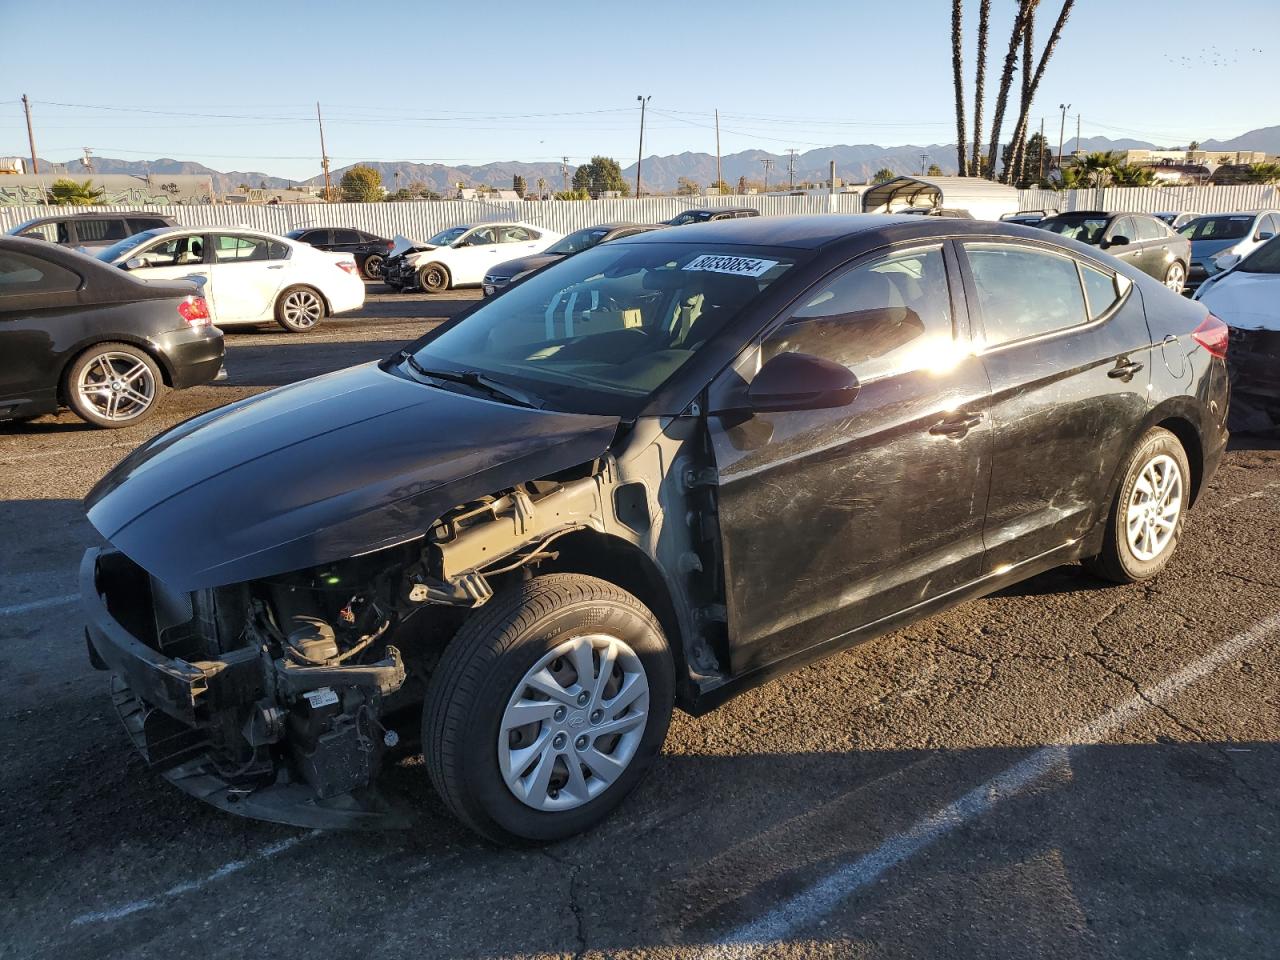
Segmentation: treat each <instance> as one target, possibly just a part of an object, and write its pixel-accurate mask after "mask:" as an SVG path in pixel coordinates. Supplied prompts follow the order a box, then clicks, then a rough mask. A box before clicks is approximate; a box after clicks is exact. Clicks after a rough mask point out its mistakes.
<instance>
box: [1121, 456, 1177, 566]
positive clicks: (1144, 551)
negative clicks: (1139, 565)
mask: <svg viewBox="0 0 1280 960" xmlns="http://www.w3.org/2000/svg"><path fill="white" fill-rule="evenodd" d="M1181 513H1182V470H1181V468H1180V467H1179V466H1178V463H1177V461H1176V460H1174V459H1173V457H1170V456H1168V455H1167V454H1163V453H1162V454H1160V455H1159V456H1158V457H1154V458H1152V459H1151V460H1149V461H1147V463H1146V465H1145V466H1143V468H1142V470H1141V472H1140V473H1139V474H1138V481H1137V483H1135V484H1134V486H1133V492H1132V493H1130V494H1129V506H1128V510H1127V511H1126V514H1125V532H1126V536H1127V538H1128V542H1129V550H1130V551H1131V552H1132V553H1133V555H1134V556H1135V557H1137V558H1138V559H1139V560H1154V559H1155V558H1156V557H1158V556H1160V554H1161V553H1163V552H1164V551H1165V549H1166V548H1167V547H1168V546H1169V543H1170V542H1171V541H1172V540H1173V535H1174V532H1175V531H1176V530H1177V529H1178V518H1179V516H1180V515H1181Z"/></svg>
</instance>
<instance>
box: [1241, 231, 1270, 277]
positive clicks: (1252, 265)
mask: <svg viewBox="0 0 1280 960" xmlns="http://www.w3.org/2000/svg"><path fill="white" fill-rule="evenodd" d="M1236 270H1238V271H1239V272H1240V273H1280V238H1276V239H1272V240H1268V241H1267V242H1266V243H1264V244H1263V245H1262V246H1260V247H1259V248H1258V249H1257V250H1255V251H1253V253H1251V254H1249V256H1247V257H1245V258H1244V260H1243V261H1241V263H1240V265H1239V266H1238V267H1236Z"/></svg>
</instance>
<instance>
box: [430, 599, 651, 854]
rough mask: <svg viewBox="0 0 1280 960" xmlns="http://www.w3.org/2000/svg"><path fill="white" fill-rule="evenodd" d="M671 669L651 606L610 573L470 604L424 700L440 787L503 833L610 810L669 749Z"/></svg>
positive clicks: (477, 826) (542, 830)
mask: <svg viewBox="0 0 1280 960" xmlns="http://www.w3.org/2000/svg"><path fill="white" fill-rule="evenodd" d="M674 690H675V671H674V668H673V666H672V661H671V654H670V652H669V651H668V649H667V645H666V641H665V640H664V639H663V635H662V629H661V628H660V627H659V626H658V622H657V620H656V619H655V618H654V616H653V614H652V613H651V612H650V611H649V610H648V608H646V607H645V606H644V604H642V603H641V602H640V601H639V600H637V599H636V598H635V597H634V596H632V595H631V594H629V593H627V592H626V591H625V590H622V589H620V588H618V587H616V586H614V585H613V584H611V583H608V582H606V581H604V580H598V579H596V578H594V577H587V576H581V575H577V574H550V575H544V576H538V577H534V578H533V579H531V580H528V581H525V582H523V583H520V584H518V585H516V586H513V587H512V588H511V589H509V590H506V591H504V592H501V593H499V594H498V595H497V596H495V597H494V598H493V599H492V600H491V601H490V602H489V603H488V604H487V605H485V606H484V607H483V608H482V609H481V610H479V611H477V612H476V613H474V614H473V615H472V616H471V617H470V619H468V620H467V622H466V623H465V624H464V625H463V627H462V629H461V630H459V631H458V634H457V636H455V637H454V639H453V641H452V642H451V643H450V644H449V646H448V647H447V648H446V649H445V652H444V656H443V658H442V659H441V661H440V664H439V666H438V667H437V669H436V672H435V674H434V676H433V677H432V681H431V686H430V689H429V690H428V693H427V700H426V704H425V706H424V709H423V727H422V742H423V752H424V754H425V757H426V763H427V769H428V771H429V772H430V775H431V780H432V782H433V783H434V784H435V787H436V790H437V792H438V793H439V794H440V796H441V797H442V798H443V799H444V802H445V803H446V804H447V805H448V806H449V807H450V809H452V811H453V812H454V814H456V815H457V817H458V818H459V819H460V820H462V821H463V823H465V824H466V825H467V826H469V827H471V828H472V829H473V830H475V831H476V832H477V833H480V834H481V835H483V836H485V837H488V838H489V839H491V840H494V841H496V842H498V843H521V842H531V841H532V842H546V841H552V840H560V839H563V838H564V837H568V836H571V835H573V834H575V833H579V832H581V831H583V830H586V829H587V828H588V827H591V826H592V825H594V824H595V823H597V822H598V821H600V820H601V819H603V818H604V817H605V816H606V815H607V814H608V813H609V811H610V810H612V809H613V808H614V807H615V806H617V804H618V803H619V802H621V800H622V799H623V797H625V796H626V795H627V794H628V793H629V792H630V791H631V789H632V788H633V787H635V785H636V784H637V783H638V782H639V780H640V778H641V777H642V776H643V774H644V772H645V770H646V769H647V768H648V766H649V764H650V763H651V762H652V761H653V759H654V757H656V756H657V754H658V752H659V750H660V749H661V748H662V741H663V739H664V738H665V737H666V734H667V725H668V724H669V723H670V720H671V709H672V703H673V700H674Z"/></svg>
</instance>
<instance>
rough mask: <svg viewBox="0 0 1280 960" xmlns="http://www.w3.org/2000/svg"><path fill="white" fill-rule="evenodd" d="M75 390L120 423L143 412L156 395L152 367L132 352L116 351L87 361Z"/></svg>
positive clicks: (77, 380)
mask: <svg viewBox="0 0 1280 960" xmlns="http://www.w3.org/2000/svg"><path fill="white" fill-rule="evenodd" d="M75 390H76V392H77V393H78V394H79V396H80V399H81V401H82V402H83V404H84V405H85V406H86V407H88V408H90V409H92V410H94V411H96V412H97V414H98V415H99V416H101V417H102V418H103V419H105V420H113V421H115V422H117V423H120V422H123V421H126V420H133V419H136V418H137V417H140V416H142V415H143V414H144V413H146V412H147V410H148V409H150V407H151V404H152V403H154V402H155V399H156V381H155V375H154V374H153V373H152V372H151V368H150V367H148V366H147V364H146V363H144V362H143V361H141V360H139V359H138V358H137V357H135V356H132V355H131V354H128V353H117V352H115V351H110V352H107V353H102V354H99V355H98V356H96V357H94V358H93V360H91V361H90V362H89V363H87V364H85V366H84V368H83V369H82V370H81V371H80V375H79V376H78V377H77V378H76V384H75Z"/></svg>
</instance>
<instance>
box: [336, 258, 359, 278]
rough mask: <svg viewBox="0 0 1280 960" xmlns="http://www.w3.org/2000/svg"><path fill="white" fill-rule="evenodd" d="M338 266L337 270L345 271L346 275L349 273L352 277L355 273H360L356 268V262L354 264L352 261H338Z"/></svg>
mask: <svg viewBox="0 0 1280 960" xmlns="http://www.w3.org/2000/svg"><path fill="white" fill-rule="evenodd" d="M338 266H339V268H341V269H343V270H345V271H347V273H350V274H353V275H354V274H357V273H359V272H360V271H359V270H358V269H357V268H356V262H355V261H354V260H339V261H338Z"/></svg>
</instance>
